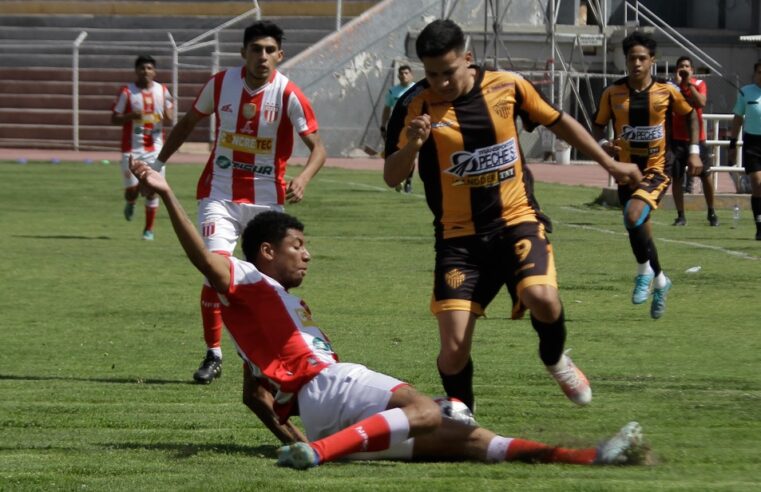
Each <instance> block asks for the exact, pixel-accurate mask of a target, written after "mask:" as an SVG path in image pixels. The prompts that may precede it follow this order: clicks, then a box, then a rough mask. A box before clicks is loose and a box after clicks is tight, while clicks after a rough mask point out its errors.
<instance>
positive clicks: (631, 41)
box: [621, 31, 658, 56]
mask: <svg viewBox="0 0 761 492" xmlns="http://www.w3.org/2000/svg"><path fill="white" fill-rule="evenodd" d="M621 45H622V46H623V47H624V56H628V55H629V51H630V50H631V49H632V48H634V47H635V46H644V47H645V48H647V50H648V51H649V52H650V56H655V49H656V48H657V46H658V44H657V43H656V42H655V40H654V39H653V38H651V37H650V36H648V35H647V34H644V33H641V32H639V31H634V32H633V33H631V34H629V35H628V36H626V37H625V38H624V40H623V42H622V43H621Z"/></svg>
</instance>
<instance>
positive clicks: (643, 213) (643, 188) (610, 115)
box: [594, 32, 703, 319]
mask: <svg viewBox="0 0 761 492" xmlns="http://www.w3.org/2000/svg"><path fill="white" fill-rule="evenodd" d="M623 48H624V55H625V56H626V68H627V71H628V72H629V75H628V76H626V77H624V78H622V79H620V80H617V81H616V82H614V83H613V84H612V85H611V86H609V87H608V88H606V89H605V91H604V92H603V94H602V97H601V98H600V104H599V105H598V109H597V114H596V115H595V120H594V121H595V125H597V127H596V128H595V129H594V132H595V135H596V136H597V137H599V138H600V141H599V143H600V145H601V146H602V147H603V149H605V150H606V151H607V152H609V153H610V154H611V155H617V156H618V159H619V160H621V161H624V162H633V163H635V164H637V166H639V168H640V170H641V171H642V175H643V178H642V181H641V182H640V185H639V187H638V188H637V189H636V190H633V191H632V189H631V188H629V187H626V186H619V187H618V197H619V201H620V203H621V205H622V206H623V207H624V225H625V226H626V229H627V231H628V232H629V242H630V243H631V248H632V251H633V252H634V257H635V258H636V259H637V276H636V277H635V279H634V291H633V293H632V302H633V303H634V304H642V303H644V302H646V301H647V299H648V298H649V297H650V288H651V284H652V287H653V289H652V294H653V302H652V304H651V306H650V316H652V317H653V318H654V319H658V318H660V317H661V316H663V313H664V312H665V310H666V295H667V294H668V292H669V290H671V280H670V279H669V278H668V277H667V276H666V274H665V273H664V272H663V270H662V269H661V265H660V262H659V261H658V251H657V250H656V248H655V243H654V242H653V234H652V229H651V227H650V222H649V218H650V211H651V210H655V209H656V208H658V204H659V203H660V201H661V198H663V195H665V194H666V190H667V189H668V186H669V184H670V183H671V176H670V169H668V168H667V166H666V145H667V142H668V135H667V131H668V129H669V128H671V122H670V118H671V114H672V111H673V112H674V113H676V115H677V116H678V115H682V116H688V117H689V125H688V126H689V129H690V145H689V153H690V155H689V158H688V163H687V165H688V168H689V172H690V175H692V176H697V175H699V174H700V172H701V171H702V169H703V164H702V162H701V160H700V146H699V145H698V143H699V142H698V140H699V132H698V130H699V129H698V123H697V116H696V114H695V113H694V112H693V110H692V106H690V103H688V102H687V100H686V99H685V98H684V96H682V93H681V92H680V90H679V88H677V87H676V86H674V85H673V84H669V83H668V82H666V81H661V80H656V79H654V78H653V77H652V75H651V74H650V69H651V67H652V64H653V60H654V58H655V48H656V43H655V41H654V40H653V39H652V38H650V37H648V36H645V35H644V34H641V33H639V32H634V33H632V34H631V35H629V36H627V37H626V38H625V39H624V41H623ZM609 121H612V122H613V132H614V134H615V141H614V142H613V143H611V142H609V141H608V140H607V139H605V138H602V137H603V134H604V129H605V127H606V126H607V124H608V122H609Z"/></svg>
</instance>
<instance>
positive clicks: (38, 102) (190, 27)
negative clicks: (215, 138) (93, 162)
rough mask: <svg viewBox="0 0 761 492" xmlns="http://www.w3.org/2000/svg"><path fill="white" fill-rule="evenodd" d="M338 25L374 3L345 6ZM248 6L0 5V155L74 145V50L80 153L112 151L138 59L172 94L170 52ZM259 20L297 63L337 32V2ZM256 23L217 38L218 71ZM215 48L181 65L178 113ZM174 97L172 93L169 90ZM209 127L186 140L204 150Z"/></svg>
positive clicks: (294, 4)
mask: <svg viewBox="0 0 761 492" xmlns="http://www.w3.org/2000/svg"><path fill="white" fill-rule="evenodd" d="M343 3H344V7H343V10H342V12H343V14H344V15H345V16H346V19H345V20H347V21H348V20H349V19H350V18H351V17H352V16H356V15H359V14H360V13H361V12H363V11H364V10H366V9H367V8H369V7H370V6H372V4H373V3H374V2H370V1H358V0H348V1H347V0H344V2H343ZM254 5H255V4H254V3H253V2H251V1H226V2H188V1H179V0H164V1H157V2H141V1H127V0H122V1H117V2H97V1H94V0H85V1H68V2H63V1H3V0H0V11H2V12H3V15H2V16H1V17H0V147H49V148H71V146H72V51H73V43H74V40H75V39H77V37H78V36H79V35H80V33H82V32H86V33H87V37H86V39H85V42H84V43H82V45H81V46H80V48H79V68H80V69H79V84H78V87H79V93H80V98H79V109H80V111H79V124H80V131H79V148H80V149H116V148H118V142H119V132H120V129H119V127H116V126H112V125H110V124H109V117H110V109H111V104H112V103H113V99H114V97H115V95H116V93H117V91H118V89H119V87H121V86H122V85H123V84H125V83H127V82H130V81H132V80H133V79H134V72H133V70H132V68H131V67H132V64H133V63H134V59H135V56H136V55H137V54H139V53H149V54H151V55H153V56H154V58H156V60H157V63H158V70H159V76H158V78H157V80H158V81H159V82H162V83H165V84H167V85H169V86H170V90H172V89H173V88H172V86H171V82H172V73H171V61H172V48H171V43H170V41H169V37H168V35H167V33H171V35H172V37H173V38H174V41H175V42H176V43H177V44H178V45H179V44H181V43H183V42H185V41H188V40H190V39H193V38H195V37H197V36H199V35H201V34H203V33H205V32H207V31H209V30H210V29H213V28H215V27H217V26H219V25H221V24H223V23H225V22H227V21H229V20H230V19H232V18H234V17H236V16H238V15H240V14H242V13H244V12H246V11H249V10H251V9H252V8H253V7H254ZM260 8H261V11H262V16H263V18H267V19H271V20H273V21H275V22H277V23H278V24H280V25H281V26H282V27H283V28H284V29H285V31H286V33H287V36H286V37H287V39H286V40H285V41H284V45H283V48H284V50H285V51H286V55H287V56H288V57H291V56H295V55H296V54H298V53H299V52H301V51H302V50H304V49H305V48H307V47H309V46H311V45H313V44H315V43H316V42H317V41H319V40H320V39H322V38H324V37H325V36H326V35H328V34H330V33H331V32H332V31H333V30H334V29H335V25H336V13H335V9H336V3H335V2H333V1H331V2H314V1H309V0H296V1H290V2H269V3H268V2H260ZM254 18H255V17H254V16H250V17H248V18H245V19H241V20H240V21H238V22H237V23H235V24H233V25H231V26H230V27H228V28H227V29H224V30H222V31H221V32H220V33H219V49H220V52H221V54H220V57H219V66H220V67H222V68H224V67H227V66H234V65H236V64H238V63H239V60H240V57H239V55H238V52H239V49H240V43H241V31H242V28H243V27H245V25H247V24H248V23H250V22H251V21H252V20H254ZM212 51H213V47H212V46H205V47H201V48H199V49H196V50H193V51H190V52H188V53H183V54H182V55H181V56H180V59H179V62H180V70H179V86H178V89H179V90H178V91H177V92H178V94H175V96H178V106H179V112H180V114H182V113H184V112H185V111H187V109H188V108H189V107H190V105H191V104H192V101H193V99H194V97H195V95H196V93H197V91H198V90H199V89H200V87H201V85H202V84H203V82H205V81H206V80H207V79H208V77H209V75H210V73H211V71H212ZM173 92H174V91H173ZM208 138H209V129H208V127H199V128H197V129H196V131H195V132H194V133H193V135H192V136H191V141H194V142H206V141H208Z"/></svg>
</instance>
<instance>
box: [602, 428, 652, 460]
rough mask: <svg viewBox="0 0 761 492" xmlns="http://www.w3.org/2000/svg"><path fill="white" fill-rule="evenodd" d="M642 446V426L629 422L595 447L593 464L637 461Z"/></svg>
mask: <svg viewBox="0 0 761 492" xmlns="http://www.w3.org/2000/svg"><path fill="white" fill-rule="evenodd" d="M641 447H642V426H641V425H639V424H638V423H637V422H629V423H628V424H626V425H625V426H623V427H622V428H621V430H620V431H618V433H617V434H616V435H615V436H613V437H611V438H610V439H608V440H607V441H605V442H603V443H602V444H600V445H599V446H598V447H597V456H596V457H595V465H626V464H634V463H637V461H638V454H640V453H639V451H640V448H641Z"/></svg>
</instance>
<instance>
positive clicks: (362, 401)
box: [130, 161, 642, 469]
mask: <svg viewBox="0 0 761 492" xmlns="http://www.w3.org/2000/svg"><path fill="white" fill-rule="evenodd" d="M130 167H131V170H132V172H133V173H134V174H135V176H136V177H137V178H138V180H139V181H140V184H141V186H142V188H143V191H144V192H155V193H156V194H158V195H159V196H160V197H161V199H162V200H163V201H164V204H165V206H166V208H167V211H168V213H169V217H170V218H171V221H172V226H173V227H174V230H175V232H176V234H177V237H178V239H179V240H180V244H181V245H182V247H183V249H184V250H185V253H186V254H187V256H188V258H189V259H190V261H191V263H193V265H194V266H195V267H196V268H197V269H198V270H199V271H200V272H201V273H202V274H203V275H204V276H205V277H206V278H207V279H208V280H209V282H210V284H211V285H212V286H213V287H214V289H215V290H216V291H217V292H218V293H219V296H220V299H221V302H222V317H223V319H224V323H225V326H226V327H227V329H228V331H229V332H230V335H231V336H232V338H233V340H234V341H235V344H236V345H237V348H238V353H239V354H240V356H241V357H242V358H243V359H244V361H245V369H244V388H245V389H246V391H247V392H248V393H247V395H245V398H248V399H252V398H253V399H257V400H258V404H257V405H253V404H252V403H251V402H247V404H248V405H249V407H252V410H254V411H255V412H256V414H257V416H258V417H259V418H260V419H261V420H262V421H263V423H264V424H265V425H266V426H267V427H268V428H269V429H270V430H272V431H273V432H274V433H275V435H277V436H278V438H280V439H281V441H283V442H284V443H290V444H287V445H285V446H283V447H282V448H280V449H279V450H278V464H279V465H282V466H289V467H293V468H299V469H303V468H309V467H313V466H317V465H320V464H323V463H326V462H329V461H335V460H338V459H342V458H352V459H372V458H387V459H413V458H425V459H447V460H458V459H459V460H478V461H483V462H487V463H495V462H501V461H514V460H518V461H529V462H542V463H572V464H585V465H592V464H624V463H632V462H634V461H636V458H637V455H638V451H639V449H640V446H641V442H642V430H641V428H640V426H639V424H637V423H636V422H630V423H629V424H627V425H625V426H624V427H623V428H622V429H621V430H620V431H619V432H618V433H617V434H616V435H615V436H613V437H612V438H611V439H608V440H606V441H604V442H603V443H602V444H601V445H599V446H597V447H592V448H586V449H566V448H560V447H554V446H548V445H545V444H542V443H539V442H534V441H529V440H525V439H519V438H509V437H503V436H499V435H497V434H495V433H493V432H492V431H490V430H487V429H484V428H481V427H476V426H471V425H467V424H464V423H462V422H459V421H456V420H453V419H450V418H444V417H442V414H441V411H440V408H439V405H438V404H437V403H436V402H435V401H434V400H433V399H431V398H429V397H428V396H425V395H423V394H421V393H419V392H418V391H417V390H415V389H414V388H413V387H412V386H410V385H409V384H407V383H405V382H403V381H400V380H398V379H396V378H393V377H391V376H387V375H385V374H381V373H378V372H374V371H372V370H370V369H368V368H366V367H365V366H362V365H359V364H351V363H344V362H338V356H337V355H336V353H335V352H334V351H333V347H332V346H331V343H330V340H329V339H328V337H327V336H325V334H324V333H323V332H322V331H321V330H320V329H319V328H318V326H317V323H316V322H315V320H314V319H313V317H312V313H311V311H310V310H309V308H308V307H307V305H306V303H305V302H304V301H302V300H301V299H300V298H298V297H296V296H294V295H293V294H291V293H290V292H289V291H290V289H292V288H294V287H298V286H299V285H301V283H302V281H303V280H304V276H305V275H306V272H307V268H308V265H309V261H310V259H311V256H310V254H309V251H308V250H307V248H306V240H305V238H304V232H303V231H304V226H303V225H302V224H301V222H299V221H298V220H297V219H296V218H294V217H292V216H290V215H287V214H284V213H281V212H263V213H261V214H259V215H257V216H256V217H255V218H254V219H253V220H251V222H249V223H248V225H247V226H246V228H245V230H244V232H243V241H242V245H243V254H244V256H245V258H246V261H243V260H239V259H237V258H235V257H231V256H225V255H221V254H216V253H211V252H209V251H208V250H207V249H206V248H205V247H204V243H203V240H202V239H201V236H200V235H199V234H198V232H197V231H196V229H195V227H194V225H193V223H192V222H191V221H190V219H189V218H188V216H187V215H186V213H185V211H184V210H183V209H182V206H181V205H180V202H179V201H178V200H177V197H176V196H175V195H174V193H173V191H172V189H171V188H170V186H169V185H168V184H167V182H166V180H165V179H164V178H163V177H162V176H161V174H159V173H157V172H156V171H155V170H153V169H152V168H150V167H149V166H148V165H147V164H146V163H144V162H141V161H134V162H132V164H131V166H130ZM255 387H256V388H265V389H267V390H268V391H254V390H253V388H255ZM245 398H244V399H245ZM297 409H298V410H297ZM297 411H298V414H299V415H300V417H301V420H302V423H303V425H304V429H305V431H306V436H307V439H308V440H309V442H303V440H304V438H303V437H301V434H300V432H299V431H298V430H296V428H295V427H293V426H292V425H290V423H289V422H288V419H289V417H290V416H291V415H295V414H296V412H297Z"/></svg>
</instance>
